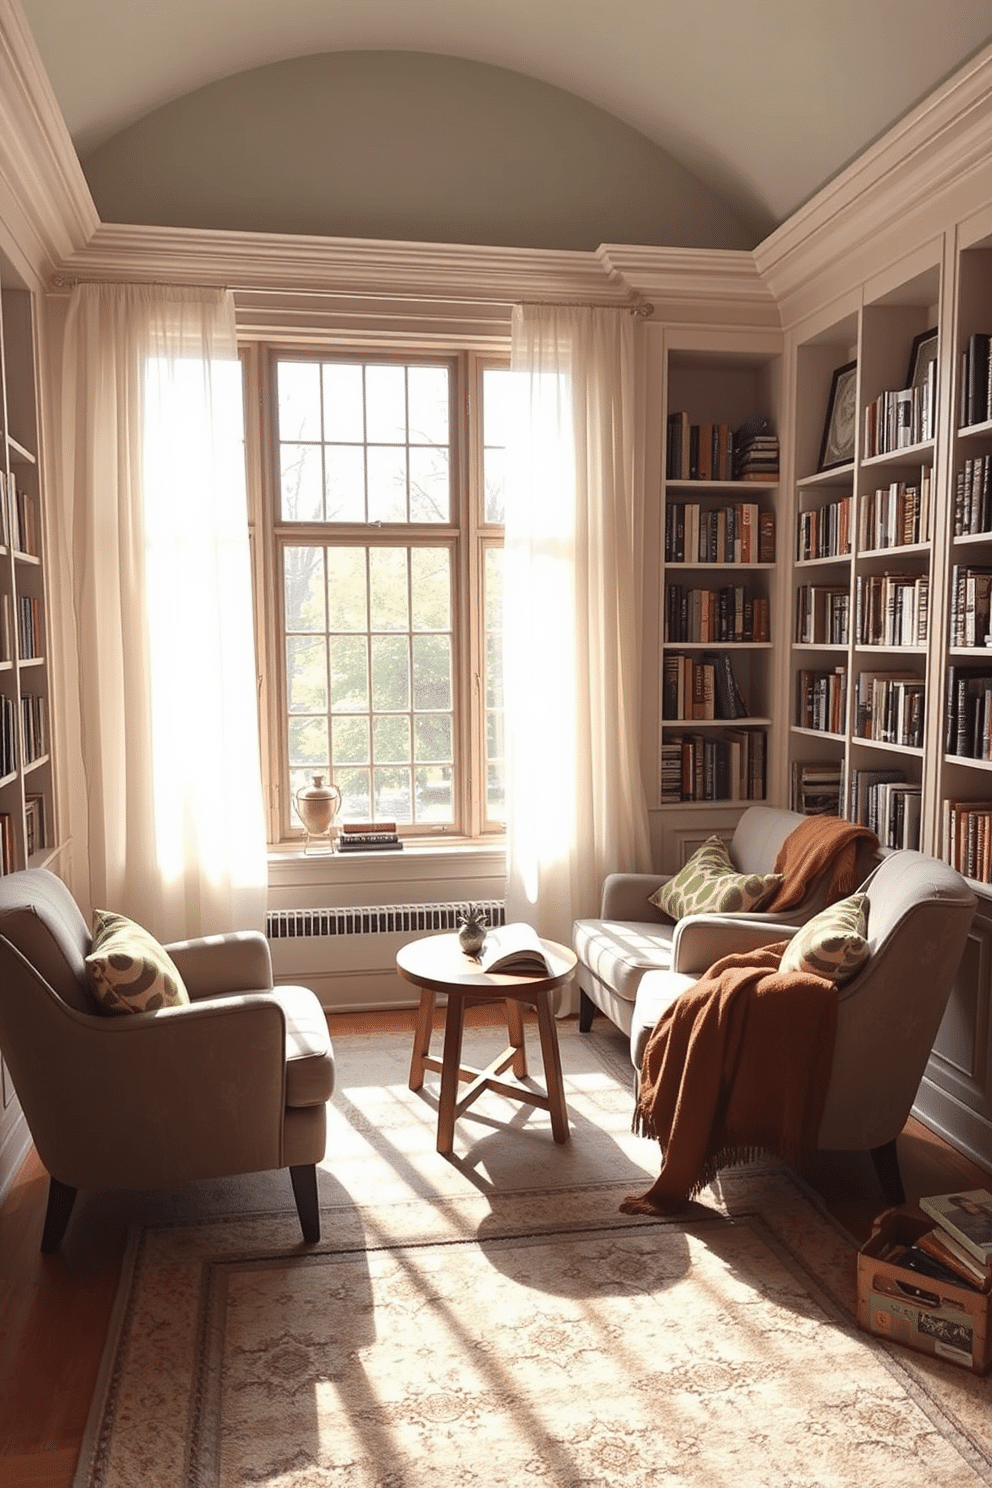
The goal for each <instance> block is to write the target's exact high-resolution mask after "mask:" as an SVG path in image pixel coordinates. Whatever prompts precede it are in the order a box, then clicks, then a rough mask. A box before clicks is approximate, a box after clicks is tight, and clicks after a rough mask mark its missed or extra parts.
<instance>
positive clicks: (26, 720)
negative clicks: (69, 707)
mask: <svg viewBox="0 0 992 1488" xmlns="http://www.w3.org/2000/svg"><path fill="white" fill-rule="evenodd" d="M21 739H22V741H23V746H24V763H25V764H26V765H30V764H32V763H33V762H34V761H35V760H39V759H41V758H42V757H43V755H46V754H47V753H48V702H47V699H46V698H45V697H44V696H42V695H40V694H36V693H25V695H24V696H23V697H22V698H21Z"/></svg>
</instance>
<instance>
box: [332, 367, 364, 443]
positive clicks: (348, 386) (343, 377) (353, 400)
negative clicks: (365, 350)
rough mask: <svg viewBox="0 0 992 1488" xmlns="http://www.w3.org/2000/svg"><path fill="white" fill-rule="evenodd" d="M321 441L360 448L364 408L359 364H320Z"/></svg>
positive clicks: (362, 438)
mask: <svg viewBox="0 0 992 1488" xmlns="http://www.w3.org/2000/svg"><path fill="white" fill-rule="evenodd" d="M323 370H324V438H325V439H329V440H342V441H343V442H344V443H345V444H361V443H362V442H363V440H364V439H365V405H364V389H363V387H362V368H361V364H360V363H355V364H353V365H349V364H347V363H341V362H326V363H325V364H324V369H323Z"/></svg>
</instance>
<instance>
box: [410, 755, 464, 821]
mask: <svg viewBox="0 0 992 1488" xmlns="http://www.w3.org/2000/svg"><path fill="white" fill-rule="evenodd" d="M416 776H417V821H418V822H433V823H435V824H437V825H440V826H444V825H447V824H448V823H450V822H453V821H454V819H455V807H454V798H455V793H454V787H453V780H452V774H451V771H450V770H449V769H445V768H444V767H442V766H437V765H435V766H432V767H431V768H430V769H421V770H417V771H416Z"/></svg>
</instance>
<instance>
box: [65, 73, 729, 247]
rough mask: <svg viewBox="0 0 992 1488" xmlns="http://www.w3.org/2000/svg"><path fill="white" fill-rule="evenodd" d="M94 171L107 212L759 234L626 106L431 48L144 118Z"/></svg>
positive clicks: (593, 239)
mask: <svg viewBox="0 0 992 1488" xmlns="http://www.w3.org/2000/svg"><path fill="white" fill-rule="evenodd" d="M83 166H84V170H85V173H86V177H87V180H88V182H89V185H90V189H91V190H92V193H93V197H94V200H95V202H96V206H97V209H98V211H99V213H100V217H101V219H102V220H103V221H104V222H129V223H142V224H155V225H160V226H173V227H201V228H226V229H236V230H245V231H260V232H277V233H297V234H320V235H327V236H331V237H358V238H384V239H393V240H401V241H402V240H406V241H419V242H446V243H475V244H489V245H493V246H509V247H522V248H558V249H580V250H593V249H595V248H597V247H598V246H599V245H600V244H601V243H637V244H658V245H664V246H671V247H691V248H744V249H749V248H752V247H753V246H754V245H755V242H756V241H757V234H756V233H755V232H754V231H753V229H752V228H751V227H750V226H749V225H748V224H746V223H745V222H744V221H743V220H742V219H740V218H738V217H736V216H735V215H734V214H733V213H732V212H731V211H730V210H729V209H728V208H727V207H726V206H725V205H724V204H723V203H721V202H720V201H719V200H718V199H717V197H715V196H714V195H713V193H712V192H711V191H709V189H708V188H707V187H705V186H703V184H702V183H701V182H700V181H699V180H697V178H696V177H694V176H692V175H690V174H688V173H687V172H686V171H685V170H684V169H683V168H682V167H681V166H680V165H678V164H677V163H676V162H675V161H674V160H673V159H672V157H671V156H670V155H668V154H667V153H666V152H665V151H663V150H661V149H659V148H658V147H657V146H656V145H654V144H652V143H651V141H649V140H648V139H646V138H645V136H644V135H642V134H640V133H638V132H637V131H636V130H634V129H631V128H629V127H628V126H627V125H626V124H624V123H622V122H621V121H620V120H619V119H617V118H615V117H614V116H613V115H612V114H609V113H606V112H605V111H604V110H602V109H599V108H596V107H594V106H593V105H592V104H589V103H586V102H585V101H583V100H582V99H580V98H577V97H576V96H575V95H574V94H571V93H566V92H564V91H563V90H562V89H559V88H554V87H551V86H549V85H548V84H545V83H540V82H537V81H536V80H534V79H533V78H529V77H525V76H524V75H523V74H521V73H516V72H510V71H507V70H506V69H503V68H498V67H490V66H487V65H485V64H482V63H477V62H468V61H465V60H463V59H459V58H454V57H443V56H435V55H428V54H426V53H411V52H332V53H325V54H323V55H320V56H314V57H298V58H294V59H292V60H290V61H286V62H279V63H275V64H273V65H271V66H267V67H260V68H255V69H253V70H251V71H248V72H243V73H240V74H237V75H235V76H232V77H229V78H225V79H223V80H222V81H220V82H217V83H213V84H210V85H209V86H207V87H205V88H201V89H199V90H198V91H196V92H194V93H191V94H188V95H187V96H185V97H184V98H180V99H177V100H175V101H173V102H172V103H169V104H167V105H165V106H164V107H162V108H160V109H158V110H156V111H155V112H153V113H151V114H148V115H146V117H145V118H144V119H142V120H140V121H139V122H138V123H137V124H135V125H133V126H132V127H130V128H128V129H125V130H122V131H121V133H120V134H118V135H116V136H115V137H114V138H113V139H111V140H109V141H108V142H107V143H106V144H104V145H103V146H101V147H100V148H99V149H97V150H95V151H94V152H93V153H92V154H91V155H89V156H88V157H87V158H86V159H85V160H84V162H83Z"/></svg>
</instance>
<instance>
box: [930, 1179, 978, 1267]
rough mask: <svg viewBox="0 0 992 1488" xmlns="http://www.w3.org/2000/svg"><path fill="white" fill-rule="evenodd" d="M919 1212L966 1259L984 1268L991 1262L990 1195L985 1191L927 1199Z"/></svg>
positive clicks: (964, 1192)
mask: <svg viewBox="0 0 992 1488" xmlns="http://www.w3.org/2000/svg"><path fill="white" fill-rule="evenodd" d="M920 1208H921V1209H922V1210H923V1213H924V1214H929V1216H930V1218H931V1219H934V1220H936V1221H937V1223H938V1225H940V1228H941V1229H942V1230H946V1231H947V1233H948V1234H949V1235H950V1236H951V1238H952V1239H953V1240H956V1241H957V1242H958V1244H959V1245H962V1246H963V1247H964V1249H965V1250H966V1251H967V1252H968V1254H969V1255H973V1256H974V1257H975V1259H976V1260H978V1261H981V1262H982V1263H983V1264H985V1263H988V1262H989V1261H992V1193H989V1191H988V1189H987V1188H971V1189H966V1190H964V1191H962V1192H959V1193H948V1194H931V1195H927V1196H926V1197H924V1198H922V1199H921V1200H920Z"/></svg>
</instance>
